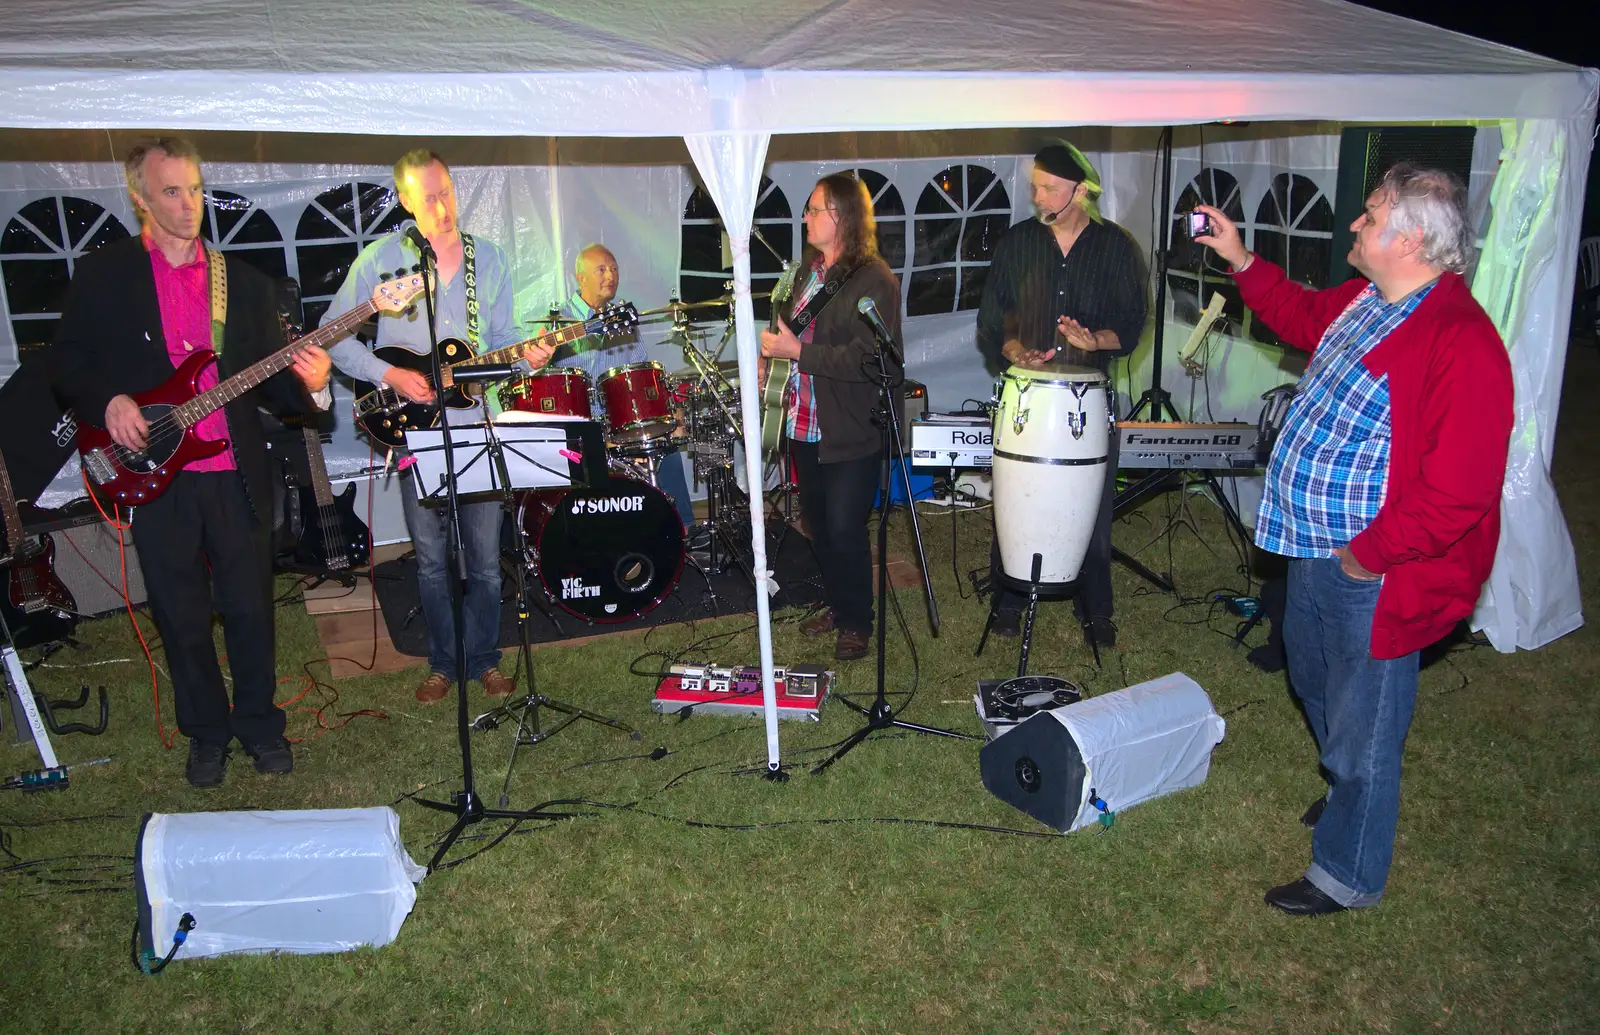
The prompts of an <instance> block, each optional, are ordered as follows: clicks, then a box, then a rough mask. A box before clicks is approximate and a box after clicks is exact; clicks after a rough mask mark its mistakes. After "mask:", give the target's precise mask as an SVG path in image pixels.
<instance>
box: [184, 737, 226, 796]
mask: <svg viewBox="0 0 1600 1035" xmlns="http://www.w3.org/2000/svg"><path fill="white" fill-rule="evenodd" d="M228 754H229V751H228V748H227V747H225V746H223V745H220V744H207V743H206V742H205V741H203V740H191V741H189V763H188V765H186V766H185V767H184V770H183V775H184V776H186V777H188V778H189V786H190V787H216V786H218V785H220V784H221V783H222V778H223V777H224V776H225V775H227V772H228Z"/></svg>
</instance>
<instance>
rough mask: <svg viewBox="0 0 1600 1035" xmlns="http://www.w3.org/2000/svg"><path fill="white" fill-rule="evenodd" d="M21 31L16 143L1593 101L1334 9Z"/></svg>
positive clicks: (79, 11)
mask: <svg viewBox="0 0 1600 1035" xmlns="http://www.w3.org/2000/svg"><path fill="white" fill-rule="evenodd" d="M6 23H7V24H6V32H5V34H4V35H3V37H0V83H3V84H4V89H3V90H0V125H5V126H11V127H19V128H26V127H34V128H73V127H86V128H103V127H128V128H133V127H145V126H151V125H161V126H170V127H173V128H181V129H244V130H263V131H271V130H286V131H300V132H305V131H312V132H329V133H383V134H435V135H437V134H442V135H505V136H520V135H534V136H549V135H566V136H579V135H582V136H596V135H599V136H678V135H687V134H695V133H706V132H716V131H719V130H729V129H733V130H752V131H757V132H768V133H805V132H827V131H837V130H856V131H870V130H890V129H923V128H943V129H952V128H968V127H985V126H1001V125H1004V126H1027V125H1139V124H1147V125H1154V124H1160V125H1167V124H1173V123H1183V122H1206V121H1213V120H1219V119H1238V120H1282V119H1339V120H1343V121H1365V120H1382V121H1395V120H1402V121H1419V120H1448V119H1484V118H1502V117H1513V116H1514V117H1540V118H1565V117H1571V116H1573V115H1577V114H1580V113H1581V112H1582V111H1583V109H1584V108H1585V107H1586V106H1587V105H1589V104H1592V103H1593V101H1592V97H1593V95H1594V93H1595V90H1596V83H1597V82H1600V77H1597V74H1596V73H1595V72H1594V71H1592V70H1581V69H1577V68H1573V67H1571V66H1568V65H1564V64H1561V63H1559V62H1556V61H1551V60H1547V59H1545V58H1541V57H1537V56H1534V55H1531V54H1527V53H1524V52H1521V51H1517V50H1513V49H1511V48H1508V47H1503V46H1500V45H1497V44H1493V43H1487V42H1484V41H1482V40H1477V39H1473V38H1471V37H1467V36H1461V35H1458V34H1454V33H1450V32H1445V31H1443V30H1440V29H1437V28H1434V27H1432V26H1428V25H1423V24H1421V23H1418V22H1413V21H1409V20H1406V19H1403V18H1399V17H1396V16H1393V15H1389V14H1385V13H1382V12H1379V11H1373V10H1370V9H1367V8H1363V7H1358V6H1355V5H1353V4H1347V3H1343V2H1340V0H1211V2H1209V3H1207V4H1205V5H1196V4H1193V3H1188V2H1184V0H1117V2H1114V3H1109V2H1105V0H1092V2H1091V0H986V2H985V3H983V4H974V5H970V6H968V5H961V4H955V3H951V2H949V0H792V2H789V3H785V4H778V5H774V4H772V3H770V2H768V0H691V2H686V3H682V4H673V5H667V4H661V3H658V2H655V0H584V2H583V3H576V2H571V0H544V2H532V0H391V2H388V3H384V4H380V5H364V6H362V5H357V6H351V5H337V4H330V3H328V2H327V0H255V2H254V3H249V2H238V3H223V2H219V0H145V2H142V3H138V4H122V3H108V2H105V0H85V2H79V3H76V4H71V5H63V4H60V3H58V2H56V0H13V2H11V3H9V4H7V11H6ZM1063 70H1070V71H1063Z"/></svg>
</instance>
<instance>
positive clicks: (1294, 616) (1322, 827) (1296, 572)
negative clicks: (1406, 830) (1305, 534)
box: [1283, 557, 1418, 908]
mask: <svg viewBox="0 0 1600 1035" xmlns="http://www.w3.org/2000/svg"><path fill="white" fill-rule="evenodd" d="M1381 585H1382V582H1381V581H1380V580H1377V579H1373V580H1371V581H1360V580H1357V579H1352V578H1350V577H1349V576H1348V575H1346V574H1344V572H1343V571H1341V570H1340V568H1339V559H1338V558H1337V557H1319V558H1314V559H1305V558H1292V559H1291V560H1290V561H1289V596H1288V605H1287V610H1286V612H1285V614H1284V621H1283V640H1284V647H1285V649H1286V651H1287V653H1288V660H1289V681H1290V683H1291V684H1293V686H1294V691H1295V694H1296V695H1298V696H1299V698H1300V702H1301V703H1302V704H1303V705H1305V709H1306V718H1307V720H1308V721H1309V722H1310V723H1311V732H1312V733H1313V734H1314V735H1315V736H1316V738H1317V747H1318V749H1319V751H1320V752H1321V760H1322V768H1323V770H1324V771H1325V773H1326V775H1327V777H1328V780H1329V787H1328V798H1327V804H1326V806H1325V807H1324V808H1323V811H1322V818H1321V819H1319V820H1318V821H1317V827H1316V830H1315V832H1313V834H1312V837H1311V868H1310V869H1308V870H1307V871H1306V878H1307V879H1308V880H1310V881H1311V883H1312V884H1315V885H1316V886H1317V888H1318V889H1320V890H1321V891H1322V892H1323V894H1325V895H1327V896H1328V897H1329V898H1332V899H1333V900H1334V901H1335V902H1338V903H1339V904H1340V905H1343V906H1348V907H1351V908H1355V907H1359V906H1370V905H1372V904H1374V903H1376V902H1377V901H1378V899H1380V898H1382V897H1383V886H1384V883H1385V882H1386V881H1387V880H1388V877H1389V863H1390V860H1391V859H1392V858H1393V856H1394V831H1395V825H1396V823H1397V822H1398V820H1399V816H1400V756H1401V753H1402V752H1403V750H1404V749H1405V743H1406V731H1407V730H1408V729H1409V728H1410V726H1411V710H1412V706H1413V705H1414V704H1415V703H1416V700H1417V672H1418V665H1417V652H1416V651H1413V652H1412V653H1410V654H1407V655H1406V656H1405V657H1402V658H1394V659H1392V660H1389V661H1379V660H1378V659H1376V658H1374V657H1373V656H1372V613H1373V610H1374V609H1375V608H1376V607H1377V603H1378V589H1379V587H1380V586H1381Z"/></svg>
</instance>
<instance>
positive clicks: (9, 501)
mask: <svg viewBox="0 0 1600 1035" xmlns="http://www.w3.org/2000/svg"><path fill="white" fill-rule="evenodd" d="M0 517H3V518H4V519H5V533H6V553H8V554H10V555H11V556H13V557H15V558H16V559H17V560H19V561H20V560H22V558H23V549H22V538H23V537H22V512H21V511H20V510H18V509H17V497H16V494H15V493H13V492H12V491H11V472H10V471H8V470H6V459H5V457H4V456H0Z"/></svg>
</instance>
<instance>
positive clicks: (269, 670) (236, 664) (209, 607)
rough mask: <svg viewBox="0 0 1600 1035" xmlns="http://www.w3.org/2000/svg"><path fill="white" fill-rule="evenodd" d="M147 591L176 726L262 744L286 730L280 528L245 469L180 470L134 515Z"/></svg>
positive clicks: (220, 739)
mask: <svg viewBox="0 0 1600 1035" xmlns="http://www.w3.org/2000/svg"><path fill="white" fill-rule="evenodd" d="M133 543H134V545H135V546H136V547H138V550H139V566H140V568H141V569H142V570H143V572H144V584H145V591H146V592H147V593H148V594H149V599H150V610H151V612H152V613H153V614H154V615H155V619H156V629H157V630H158V631H159V632H160V633H161V642H162V646H163V647H164V648H165V649H166V654H167V669H168V671H169V672H171V673H172V692H173V704H174V706H175V707H176V709H177V713H178V729H179V731H180V732H182V733H183V735H184V736H186V737H189V738H190V739H192V740H200V741H204V742H206V743H208V744H223V745H225V744H227V743H228V742H229V741H231V740H233V738H235V737H238V738H239V740H240V741H241V742H242V743H244V744H262V743H268V742H271V741H274V740H276V739H277V738H279V737H281V736H283V729H284V723H285V721H286V720H285V716H284V714H283V709H281V708H279V707H278V706H277V705H276V704H274V703H273V700H272V699H273V695H274V694H275V692H276V690H277V665H276V662H275V658H274V654H273V627H272V622H273V612H272V555H271V544H272V528H271V526H269V525H267V524H266V523H264V522H262V521H261V520H260V519H258V518H257V517H256V515H255V513H254V512H253V511H252V510H251V509H250V503H249V500H248V499H247V498H246V496H245V491H244V481H243V479H242V477H241V476H240V474H239V472H238V471H207V472H203V473H197V472H194V471H184V472H181V473H180V474H179V475H178V477H177V478H176V479H175V480H174V481H173V483H172V486H171V487H170V488H168V489H167V491H166V492H165V493H163V494H162V495H161V496H159V497H158V498H156V499H155V500H154V501H153V502H151V503H147V504H145V505H144V506H142V507H139V508H137V509H136V510H135V511H134V512H133ZM213 611H215V612H216V613H217V614H219V615H221V616H222V637H223V643H224V644H225V645H226V647H227V651H228V669H229V671H230V673H231V674H232V676H233V708H232V710H231V711H230V710H229V707H228V691H227V688H226V687H225V686H224V684H223V681H222V670H221V668H219V667H218V664H217V650H216V646H215V645H214V643H213V641H212V638H211V615H212V612H213Z"/></svg>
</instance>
